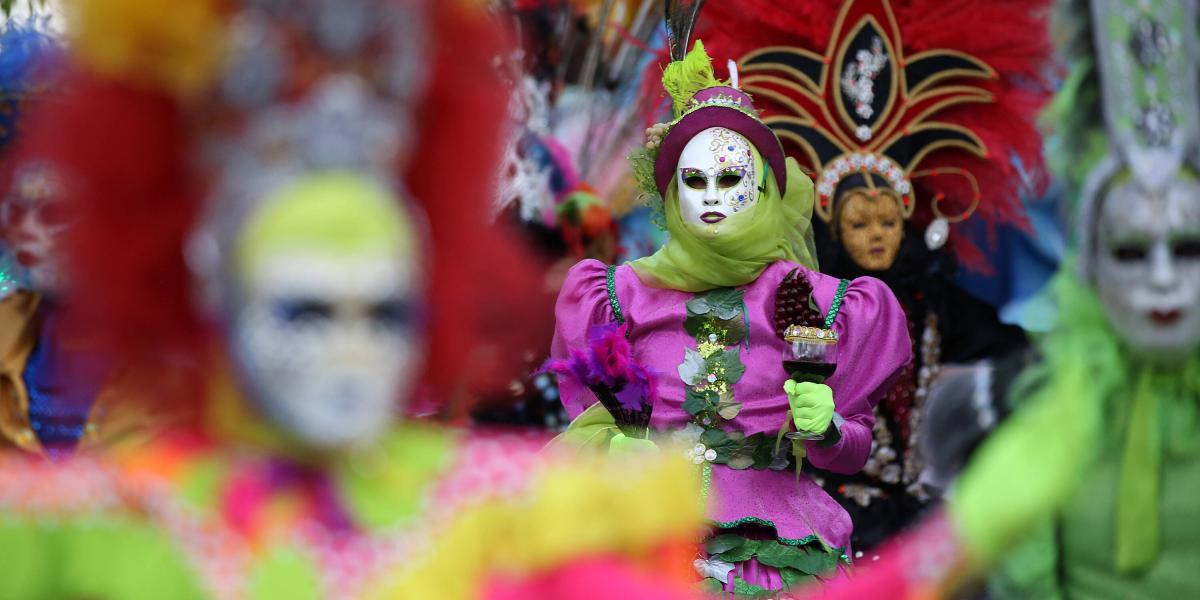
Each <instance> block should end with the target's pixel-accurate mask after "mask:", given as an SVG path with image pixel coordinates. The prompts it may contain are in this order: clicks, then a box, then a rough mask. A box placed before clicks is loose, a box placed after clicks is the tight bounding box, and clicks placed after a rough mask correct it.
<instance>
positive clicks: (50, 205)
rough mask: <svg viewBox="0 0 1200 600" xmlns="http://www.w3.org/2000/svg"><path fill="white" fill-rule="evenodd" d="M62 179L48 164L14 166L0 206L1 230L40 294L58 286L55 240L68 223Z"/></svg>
mask: <svg viewBox="0 0 1200 600" xmlns="http://www.w3.org/2000/svg"><path fill="white" fill-rule="evenodd" d="M61 185H62V182H61V181H60V180H59V178H58V176H57V174H56V173H55V172H54V171H53V169H51V168H50V167H48V166H46V165H43V164H37V163H31V164H28V165H24V166H22V167H20V168H18V169H17V171H16V173H15V176H14V178H13V187H12V189H11V190H10V191H9V195H8V197H7V198H5V200H4V202H3V205H2V210H0V230H3V231H4V234H5V238H6V239H7V241H8V245H9V247H10V248H11V250H12V253H13V256H14V257H15V258H16V260H17V263H18V264H19V265H21V267H23V268H24V269H25V271H26V273H28V275H29V283H30V284H31V285H32V286H33V289H34V290H35V291H37V292H40V293H43V294H52V293H54V292H57V291H58V290H59V287H60V278H61V269H60V268H59V262H58V252H57V249H56V248H57V242H58V239H59V236H60V235H61V234H62V232H63V231H64V230H66V228H67V227H68V226H69V225H70V222H71V219H70V216H69V215H68V214H67V209H66V207H65V202H64V201H63V199H62V188H61Z"/></svg>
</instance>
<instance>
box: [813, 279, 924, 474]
mask: <svg viewBox="0 0 1200 600" xmlns="http://www.w3.org/2000/svg"><path fill="white" fill-rule="evenodd" d="M833 329H834V331H836V332H837V334H838V340H839V341H838V356H837V371H836V372H835V373H834V374H833V376H831V377H830V378H829V380H828V381H827V382H826V383H827V384H828V385H829V387H831V388H833V401H834V406H835V412H836V413H837V414H838V415H840V416H841V418H842V419H844V420H845V421H844V422H843V423H842V424H841V426H840V431H841V438H840V439H839V440H838V441H837V442H836V443H834V444H832V445H829V446H825V447H822V446H821V444H820V443H819V442H806V443H805V445H806V446H807V449H808V452H807V454H808V458H807V460H809V461H811V462H812V464H813V466H816V467H818V468H821V469H825V470H827V471H832V472H834V473H847V474H848V473H856V472H858V471H859V470H861V469H862V468H863V465H865V464H866V462H867V457H868V456H869V455H870V453H871V439H872V437H871V428H872V427H873V426H874V425H875V405H876V404H877V403H878V402H879V400H880V398H882V397H883V395H884V393H886V392H887V390H888V389H889V388H890V387H891V385H892V383H893V382H894V381H895V380H896V377H897V376H898V375H899V374H900V370H901V369H902V368H904V366H905V365H906V364H908V361H910V360H912V342H911V341H910V340H909V337H908V320H907V318H906V317H905V316H904V310H903V309H901V308H900V303H899V302H897V301H896V296H895V295H893V294H892V291H891V290H890V289H888V287H887V285H885V284H884V283H883V282H882V281H879V280H878V279H875V278H874V277H859V278H858V279H855V280H854V281H852V282H851V283H850V285H849V287H847V288H846V295H845V297H844V298H843V300H842V305H841V310H839V311H838V314H837V317H836V318H835V319H834V322H833Z"/></svg>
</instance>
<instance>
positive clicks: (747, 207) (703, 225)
mask: <svg viewBox="0 0 1200 600" xmlns="http://www.w3.org/2000/svg"><path fill="white" fill-rule="evenodd" d="M760 175H761V174H760V173H758V169H757V168H756V165H755V164H754V152H753V150H752V146H751V145H750V140H747V139H746V138H745V137H744V136H742V135H741V134H739V133H736V132H734V131H731V130H729V129H725V128H724V127H710V128H708V129H705V130H704V131H701V132H700V133H698V134H696V137H693V138H692V139H691V140H690V141H688V143H687V145H686V146H684V147H683V152H681V153H680V154H679V167H678V169H677V171H676V178H677V179H676V187H677V189H678V192H679V214H680V216H681V217H682V218H683V222H684V223H685V224H687V225H688V226H689V227H692V228H693V229H694V230H695V231H697V232H700V233H703V234H705V235H708V236H716V235H719V234H720V232H721V231H722V230H728V229H729V228H731V227H734V226H736V224H737V222H738V221H740V220H741V219H744V218H746V215H747V214H748V213H749V212H750V211H751V210H752V209H753V208H754V205H755V204H756V203H757V202H758V193H759V187H758V186H759V179H760Z"/></svg>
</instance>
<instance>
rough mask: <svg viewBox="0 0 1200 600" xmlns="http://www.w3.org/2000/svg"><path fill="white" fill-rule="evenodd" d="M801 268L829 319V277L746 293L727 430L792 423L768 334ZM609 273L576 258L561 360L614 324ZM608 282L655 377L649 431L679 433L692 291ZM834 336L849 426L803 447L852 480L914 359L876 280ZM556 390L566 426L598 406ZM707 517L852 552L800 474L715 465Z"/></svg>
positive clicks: (840, 524) (778, 272)
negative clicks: (879, 415)
mask: <svg viewBox="0 0 1200 600" xmlns="http://www.w3.org/2000/svg"><path fill="white" fill-rule="evenodd" d="M796 268H799V269H801V270H802V271H803V272H804V274H805V275H807V276H808V278H809V282H810V283H811V284H812V288H813V297H814V299H815V301H816V303H817V305H818V306H819V307H820V309H821V311H822V313H824V312H826V311H828V309H829V306H830V304H831V303H832V301H833V297H834V294H835V293H836V290H837V287H838V282H839V280H838V279H836V278H833V277H828V276H826V275H822V274H820V273H817V272H814V271H810V270H808V269H805V268H804V267H802V266H800V265H797V264H794V263H789V262H782V261H781V262H777V263H775V264H773V265H771V266H770V267H768V268H767V269H766V270H765V271H764V272H763V274H762V275H761V276H759V278H758V279H757V280H755V281H754V282H752V283H750V284H749V285H747V286H744V290H745V304H746V315H747V317H748V318H749V323H750V328H749V331H750V333H749V348H748V349H747V348H744V347H743V348H742V350H741V358H742V362H743V363H744V364H745V366H746V373H745V375H744V376H743V377H742V379H741V380H740V381H738V382H737V383H736V384H734V386H733V391H734V395H735V397H736V398H737V400H738V401H739V402H741V403H742V405H743V408H742V411H741V413H740V414H739V415H738V416H737V417H736V418H735V419H734V421H733V422H732V424H733V425H734V426H736V427H739V428H741V429H742V430H743V431H744V432H745V433H746V435H751V434H754V433H757V432H769V433H770V434H771V435H774V434H775V433H777V432H778V431H779V428H780V426H781V425H782V424H783V422H784V419H786V418H787V417H788V401H787V397H786V395H785V394H784V392H783V383H784V381H785V380H786V379H787V374H786V373H785V372H784V370H783V366H782V362H781V361H782V357H783V351H784V342H783V340H781V339H779V338H778V337H777V336H776V334H775V331H774V308H775V291H776V288H777V287H778V286H779V283H780V281H781V280H782V279H783V277H784V276H785V275H786V274H787V273H789V272H790V271H792V270H793V269H796ZM606 273H607V266H606V265H604V264H603V263H601V262H599V261H596V260H585V261H582V262H580V263H579V264H577V265H575V266H574V267H573V268H572V269H571V271H570V272H569V273H568V275H567V279H566V281H565V283H564V284H563V288H562V291H561V292H560V294H559V297H558V304H557V306H556V308H555V317H556V319H557V324H556V330H555V336H554V342H553V346H552V349H551V354H552V356H553V357H555V358H565V357H566V356H567V351H568V350H569V349H570V348H580V349H583V348H586V345H587V333H588V329H589V328H590V327H591V326H592V325H596V324H603V323H613V322H614V315H613V309H612V305H611V303H610V299H609V293H608V289H607V287H606ZM614 282H615V291H616V294H617V297H618V299H619V302H620V306H621V309H622V312H623V313H624V317H625V319H626V322H627V323H629V325H630V328H631V335H630V344H631V346H632V349H633V355H634V358H635V359H636V360H637V361H639V362H640V363H642V364H643V365H646V366H647V367H649V368H651V369H653V370H654V371H655V372H656V373H657V374H658V376H659V379H658V382H659V383H658V389H659V395H660V400H659V403H658V404H657V405H656V406H655V407H654V413H653V417H652V419H651V426H652V427H653V428H655V429H658V430H661V431H672V430H677V429H681V428H683V427H684V426H685V425H687V423H688V422H689V421H690V419H691V415H689V414H688V413H687V412H686V411H684V409H683V407H682V405H683V401H684V397H685V396H684V394H685V388H686V386H685V384H684V382H683V380H682V379H680V377H679V375H678V370H677V369H678V366H679V364H680V363H681V362H683V359H684V349H685V348H693V349H694V348H696V342H695V340H694V338H693V337H692V336H691V335H689V334H688V333H687V332H686V331H685V330H684V319H685V318H686V317H687V310H686V308H685V303H686V302H687V301H688V300H690V299H691V298H692V297H693V296H694V294H692V293H689V292H680V291H675V290H667V289H659V288H652V287H649V286H647V285H645V284H643V283H642V281H641V280H640V279H639V278H638V276H637V274H636V273H635V272H634V270H633V268H632V267H630V266H629V265H623V266H620V267H618V268H617V269H616V271H615V277H614ZM833 328H834V329H835V330H836V331H837V333H838V336H839V340H840V341H839V347H838V366H837V371H836V372H835V373H834V374H833V376H832V377H830V378H829V379H828V381H827V382H826V383H827V384H828V385H829V386H830V387H831V388H832V389H833V398H834V404H835V406H836V412H837V413H838V414H839V415H841V417H842V418H843V419H845V423H844V424H843V425H842V428H841V434H842V435H841V439H840V440H839V441H838V442H837V443H836V444H834V445H832V446H830V447H826V448H821V447H819V446H818V445H817V443H815V442H805V443H806V444H807V445H808V446H807V452H808V456H807V458H806V459H805V460H808V461H810V462H811V463H812V464H813V465H815V466H817V467H820V468H822V469H826V470H829V471H834V472H838V473H853V472H856V471H858V470H860V469H862V467H863V465H864V464H865V463H866V460H867V457H868V455H869V453H870V451H871V439H872V438H871V427H872V426H873V425H874V422H875V417H874V411H873V407H874V405H875V403H876V402H878V400H879V399H880V397H881V396H882V395H883V394H884V392H885V391H886V390H887V389H888V387H889V386H890V385H891V384H892V381H893V379H894V378H895V377H896V376H897V375H898V373H899V371H900V369H901V368H902V367H903V366H904V365H905V364H906V363H907V362H908V361H909V360H910V359H911V357H912V356H911V355H912V345H911V343H910V342H909V337H908V327H907V325H906V322H905V317H904V313H903V311H902V310H901V308H900V305H899V303H897V301H896V299H895V297H894V296H893V295H892V292H891V291H890V290H889V289H888V288H887V286H886V285H884V284H883V283H882V282H880V281H879V280H877V279H874V278H871V277H861V278H859V279H855V280H854V281H853V282H851V283H850V285H849V287H848V288H847V290H846V293H845V297H844V300H843V303H842V307H841V310H840V311H839V312H838V314H837V318H836V319H835V321H834V323H833ZM560 386H561V395H562V401H563V405H564V406H565V407H566V409H567V412H568V413H569V414H570V416H571V418H575V417H576V416H578V415H579V413H581V412H583V410H584V409H586V408H587V407H588V406H590V405H591V404H592V403H594V402H595V401H596V400H595V397H594V396H593V395H592V393H591V392H590V391H588V390H587V389H585V388H581V387H580V386H579V385H577V384H575V383H573V382H571V381H567V380H565V379H564V380H562V381H560ZM708 510H709V514H708V517H709V518H710V519H711V520H712V521H713V522H714V525H715V526H717V527H722V528H732V527H736V526H738V525H739V524H743V523H754V524H757V525H767V526H770V527H773V528H774V530H775V532H776V535H777V536H778V538H779V539H780V540H781V541H790V542H791V543H797V541H798V540H812V539H814V538H812V537H811V536H814V535H815V536H819V537H820V539H821V540H823V541H824V542H825V543H826V544H828V545H830V546H832V547H834V548H836V549H838V550H840V551H841V552H842V553H843V554H848V553H849V548H848V545H849V542H850V532H851V527H852V525H851V522H850V517H849V515H847V514H846V511H845V510H843V509H842V507H841V506H839V505H838V503H837V501H835V500H834V499H833V498H831V497H830V496H829V495H828V494H826V493H825V491H824V490H822V489H821V488H820V487H819V486H818V485H816V484H815V483H813V481H812V480H810V479H809V478H808V476H807V475H803V476H801V477H800V479H799V481H797V478H796V474H795V473H794V471H792V470H782V471H772V470H765V469H764V470H755V469H744V470H735V469H731V468H728V467H727V466H725V465H719V464H714V465H713V466H712V485H711V489H710V501H709V509H708Z"/></svg>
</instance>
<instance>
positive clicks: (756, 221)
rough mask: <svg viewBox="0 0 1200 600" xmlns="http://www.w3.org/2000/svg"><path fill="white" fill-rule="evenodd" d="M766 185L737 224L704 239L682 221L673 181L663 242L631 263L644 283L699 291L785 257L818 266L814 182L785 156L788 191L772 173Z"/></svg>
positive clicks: (742, 281) (747, 277)
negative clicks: (781, 188)
mask: <svg viewBox="0 0 1200 600" xmlns="http://www.w3.org/2000/svg"><path fill="white" fill-rule="evenodd" d="M765 179H766V185H765V190H764V191H763V192H762V193H760V194H759V197H758V202H757V203H756V205H755V206H754V208H753V209H751V210H752V212H751V214H750V215H749V217H750V218H749V219H748V220H746V221H745V222H744V223H743V224H742V225H740V226H739V227H738V228H736V229H733V230H730V231H724V232H722V233H721V235H719V236H716V237H715V238H712V239H702V238H700V237H699V236H698V235H696V234H695V233H694V232H693V231H692V230H691V229H690V228H688V227H687V225H686V224H685V223H684V222H683V219H682V217H681V216H680V213H679V193H678V191H677V189H676V184H675V183H674V182H672V183H671V185H670V187H669V188H668V189H667V198H666V199H665V201H664V206H663V208H664V210H665V212H666V224H667V231H668V232H670V234H671V237H670V239H669V240H667V243H666V245H664V246H663V247H662V248H660V249H659V250H658V252H655V253H654V254H652V255H650V256H647V257H645V258H640V259H638V260H635V261H633V262H632V263H631V264H632V265H633V268H634V270H635V271H637V274H638V276H639V277H641V278H642V280H643V281H644V282H645V283H646V284H647V285H653V286H655V287H660V288H667V289H673V290H680V291H684V292H702V291H705V290H710V289H714V288H719V287H737V286H740V285H746V284H747V283H750V282H751V281H754V280H755V279H758V276H759V275H761V274H762V272H763V271H764V270H765V269H766V268H767V267H769V266H770V265H771V264H772V263H774V262H776V261H780V260H787V261H792V262H797V263H800V264H802V265H804V266H806V267H808V268H810V269H813V270H816V269H817V259H816V256H817V254H816V250H815V247H814V245H813V238H812V223H811V219H812V210H813V184H812V180H811V179H809V178H808V177H807V176H805V175H804V173H803V172H801V171H800V166H799V165H798V164H796V161H795V160H793V159H791V158H789V159H788V160H787V193H786V194H784V195H783V196H780V194H779V188H778V186H777V185H776V184H775V178H774V176H773V175H772V174H771V173H770V172H769V171H768V172H767V174H766V178H765Z"/></svg>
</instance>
